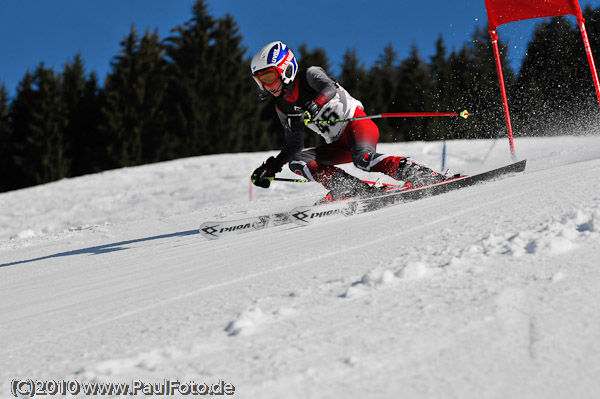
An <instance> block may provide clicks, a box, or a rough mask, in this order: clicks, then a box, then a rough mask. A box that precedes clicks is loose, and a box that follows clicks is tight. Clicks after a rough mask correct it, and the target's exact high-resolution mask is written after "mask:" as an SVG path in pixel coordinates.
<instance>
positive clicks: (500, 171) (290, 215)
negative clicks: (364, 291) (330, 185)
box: [198, 160, 526, 240]
mask: <svg viewBox="0 0 600 399" xmlns="http://www.w3.org/2000/svg"><path fill="white" fill-rule="evenodd" d="M525 164H526V161H525V160H523V161H519V162H515V163H513V164H510V165H506V166H503V167H501V168H497V169H494V170H490V171H488V172H484V173H480V174H477V175H473V176H461V177H457V178H454V179H450V180H446V181H443V182H441V183H437V184H433V185H431V186H423V187H416V188H409V189H407V188H404V187H399V188H398V189H393V190H390V191H385V192H383V193H382V194H381V195H378V196H376V197H371V198H362V199H361V198H350V199H347V200H340V201H334V202H329V203H325V204H315V205H309V206H299V207H296V208H294V209H293V210H291V211H290V212H278V213H272V214H267V215H260V216H254V217H249V218H243V219H235V220H220V221H214V222H204V223H202V225H200V227H199V229H198V230H199V232H200V234H201V235H202V236H204V237H206V238H208V239H210V240H216V239H218V238H222V237H228V236H233V235H238V234H242V233H249V232H252V231H256V230H263V229H266V228H268V227H275V226H281V225H284V224H289V223H295V224H297V225H300V226H306V225H309V224H314V223H316V222H318V221H321V220H330V219H332V218H335V217H343V216H350V215H354V214H358V213H365V212H371V211H374V210H377V209H381V208H385V207H388V206H391V205H395V204H399V203H404V202H410V201H416V200H418V199H421V198H425V197H429V196H434V195H439V194H443V193H446V192H448V191H453V190H458V189H461V188H464V187H469V186H473V185H475V184H478V183H482V182H486V181H491V180H495V179H499V178H502V177H506V176H509V175H512V174H515V173H519V172H523V171H524V170H525Z"/></svg>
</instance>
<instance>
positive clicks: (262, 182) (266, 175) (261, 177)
mask: <svg viewBox="0 0 600 399" xmlns="http://www.w3.org/2000/svg"><path fill="white" fill-rule="evenodd" d="M279 172H281V165H280V164H279V161H277V160H276V159H275V158H274V157H270V158H269V159H267V161H266V162H265V163H263V164H262V165H260V166H259V167H258V168H256V170H255V171H254V173H252V177H250V179H251V180H252V184H254V185H255V186H258V187H262V188H269V186H270V185H271V180H273V178H274V177H275V174H276V173H279Z"/></svg>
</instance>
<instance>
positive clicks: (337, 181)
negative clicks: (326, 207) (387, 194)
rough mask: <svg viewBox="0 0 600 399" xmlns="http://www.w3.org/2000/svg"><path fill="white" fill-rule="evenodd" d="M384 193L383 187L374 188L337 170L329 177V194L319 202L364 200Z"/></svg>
mask: <svg viewBox="0 0 600 399" xmlns="http://www.w3.org/2000/svg"><path fill="white" fill-rule="evenodd" d="M384 191H385V187H384V186H383V187H375V186H372V185H370V184H369V183H366V182H364V181H362V180H360V179H359V178H358V177H355V176H352V175H350V174H348V173H346V172H345V171H344V170H341V169H340V170H339V171H338V172H337V173H336V174H334V175H333V176H332V177H331V181H330V182H329V192H328V193H327V195H326V196H325V197H324V198H323V199H321V200H320V201H319V203H327V202H332V201H339V200H344V199H349V198H365V197H371V196H375V195H379V194H381V193H383V192H384Z"/></svg>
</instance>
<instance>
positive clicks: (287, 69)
mask: <svg viewBox="0 0 600 399" xmlns="http://www.w3.org/2000/svg"><path fill="white" fill-rule="evenodd" d="M250 69H251V70H252V77H254V80H255V81H256V84H257V85H258V87H260V88H261V90H264V89H265V87H264V84H263V83H265V82H264V80H262V81H261V79H259V78H258V77H259V76H261V75H263V74H264V73H265V71H266V70H273V71H274V72H275V73H276V78H281V81H282V82H283V83H284V84H289V83H291V82H292V81H293V80H294V78H295V77H296V73H297V72H298V62H297V61H296V57H294V53H292V50H290V49H289V48H288V47H287V46H286V45H285V44H283V43H282V42H279V41H277V42H272V43H269V44H267V45H266V46H264V47H263V48H262V49H260V50H259V51H258V53H256V55H255V56H254V58H252V63H251V64H250ZM266 84H268V83H266Z"/></svg>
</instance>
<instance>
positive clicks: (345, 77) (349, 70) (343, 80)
mask: <svg viewBox="0 0 600 399" xmlns="http://www.w3.org/2000/svg"><path fill="white" fill-rule="evenodd" d="M366 83H367V70H366V68H365V66H364V64H361V63H360V62H359V60H358V56H357V55H356V49H352V50H347V51H346V52H345V53H344V60H343V62H342V68H341V74H340V84H341V85H342V86H343V87H344V88H345V89H346V90H347V91H348V92H349V93H350V95H351V96H352V97H354V98H357V99H359V100H361V99H362V98H363V94H365V93H366V87H365V85H366Z"/></svg>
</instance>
